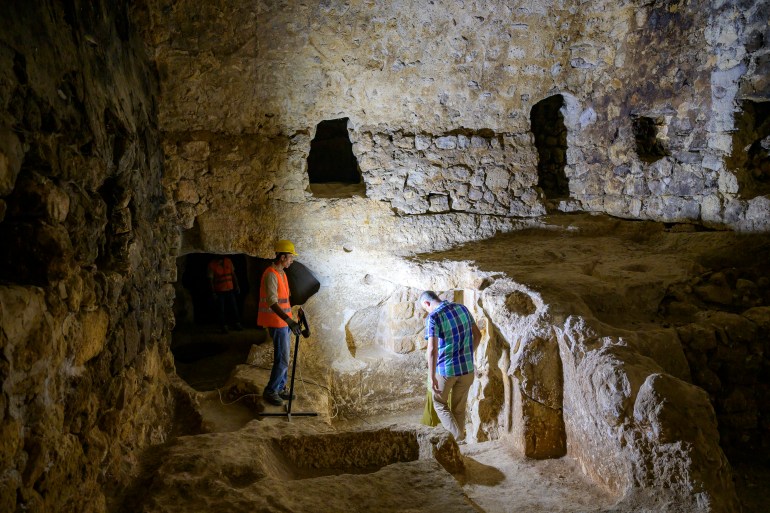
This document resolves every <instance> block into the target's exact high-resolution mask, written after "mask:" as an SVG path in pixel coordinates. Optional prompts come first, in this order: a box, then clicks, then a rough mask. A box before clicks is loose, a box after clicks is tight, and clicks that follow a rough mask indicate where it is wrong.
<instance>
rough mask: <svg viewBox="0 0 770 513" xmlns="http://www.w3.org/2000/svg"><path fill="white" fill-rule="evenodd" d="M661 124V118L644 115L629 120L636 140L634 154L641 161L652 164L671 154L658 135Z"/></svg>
mask: <svg viewBox="0 0 770 513" xmlns="http://www.w3.org/2000/svg"><path fill="white" fill-rule="evenodd" d="M662 125H663V120H659V119H653V118H648V117H645V116H638V117H635V118H633V119H632V120H631V127H632V129H633V131H634V140H635V141H636V154H637V155H638V156H639V160H641V161H642V162H646V163H648V164H652V163H653V162H655V161H657V160H660V159H662V158H663V157H667V156H668V155H670V154H671V153H670V152H669V151H668V150H667V149H666V147H665V145H664V144H663V141H661V140H660V138H659V137H658V132H659V130H660V127H661V126H662Z"/></svg>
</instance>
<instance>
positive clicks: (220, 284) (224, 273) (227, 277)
mask: <svg viewBox="0 0 770 513" xmlns="http://www.w3.org/2000/svg"><path fill="white" fill-rule="evenodd" d="M209 270H211V272H212V273H213V275H214V277H213V279H214V292H227V291H228V290H233V263H232V262H231V261H230V259H229V258H225V259H224V262H223V264H222V265H219V260H212V261H211V262H209Z"/></svg>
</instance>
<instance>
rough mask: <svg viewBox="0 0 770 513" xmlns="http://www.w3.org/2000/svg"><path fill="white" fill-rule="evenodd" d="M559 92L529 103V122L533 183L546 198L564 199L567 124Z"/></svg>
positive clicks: (566, 188) (565, 190) (565, 193)
mask: <svg viewBox="0 0 770 513" xmlns="http://www.w3.org/2000/svg"><path fill="white" fill-rule="evenodd" d="M563 105H564V97H563V96H562V95H560V94H557V95H554V96H550V97H548V98H545V99H543V100H540V101H539V102H537V103H536V104H535V105H533V106H532V110H531V111H530V122H531V125H532V133H533V134H534V135H535V147H536V148H537V156H538V159H537V176H538V179H537V185H538V187H540V188H541V189H542V190H543V193H544V194H545V196H546V198H549V199H557V198H568V197H569V181H568V180H567V175H566V173H565V171H564V167H565V165H566V164H567V127H566V126H565V125H564V115H563V114H562V113H561V108H562V106H563Z"/></svg>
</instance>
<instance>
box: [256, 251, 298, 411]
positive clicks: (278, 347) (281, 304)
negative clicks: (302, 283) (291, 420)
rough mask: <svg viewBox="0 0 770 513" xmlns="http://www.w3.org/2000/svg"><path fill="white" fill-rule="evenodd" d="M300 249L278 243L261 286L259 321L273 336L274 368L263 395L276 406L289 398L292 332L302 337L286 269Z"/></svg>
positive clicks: (263, 275)
mask: <svg viewBox="0 0 770 513" xmlns="http://www.w3.org/2000/svg"><path fill="white" fill-rule="evenodd" d="M295 256H297V252H296V251H295V249H294V244H292V242H291V241H288V240H279V241H278V242H277V243H276V244H275V259H273V262H272V264H270V266H269V267H268V268H267V269H265V272H264V273H262V279H261V280H260V286H259V311H258V313H257V324H258V325H260V326H264V327H266V328H267V331H268V333H270V337H271V338H272V339H273V368H272V370H271V371H270V380H269V381H268V382H267V385H266V386H265V390H264V392H263V393H262V397H263V398H264V399H265V401H267V402H269V403H270V404H274V405H276V406H280V405H282V404H283V401H284V399H286V400H288V399H289V392H288V390H286V381H287V377H288V374H289V351H290V348H289V346H290V342H291V333H294V334H295V335H297V336H299V334H300V332H301V329H300V326H299V324H298V323H297V322H296V321H295V320H294V319H293V317H292V314H291V303H290V302H289V281H288V280H287V278H286V273H285V272H284V270H285V269H286V268H288V267H289V266H290V265H291V264H292V263H294V257H295Z"/></svg>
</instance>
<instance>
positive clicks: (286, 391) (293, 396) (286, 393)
mask: <svg viewBox="0 0 770 513" xmlns="http://www.w3.org/2000/svg"><path fill="white" fill-rule="evenodd" d="M278 396H279V397H280V398H281V399H284V400H286V401H288V400H289V399H291V400H292V401H293V400H294V399H296V398H297V394H291V395H289V389H288V388H284V389H283V391H282V392H281V393H280V394H278Z"/></svg>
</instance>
